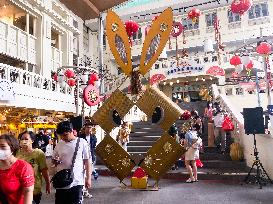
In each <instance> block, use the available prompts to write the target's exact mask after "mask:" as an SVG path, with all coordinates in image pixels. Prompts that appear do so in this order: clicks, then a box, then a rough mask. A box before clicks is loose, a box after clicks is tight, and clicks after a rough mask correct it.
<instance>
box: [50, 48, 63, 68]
mask: <svg viewBox="0 0 273 204" xmlns="http://www.w3.org/2000/svg"><path fill="white" fill-rule="evenodd" d="M51 53H52V54H51V56H52V57H51V66H52V69H53V70H54V71H57V68H58V67H61V66H62V51H60V50H59V49H57V48H55V47H52V46H51Z"/></svg>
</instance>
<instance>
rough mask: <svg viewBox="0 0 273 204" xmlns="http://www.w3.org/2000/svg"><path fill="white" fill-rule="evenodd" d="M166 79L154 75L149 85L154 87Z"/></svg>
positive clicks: (161, 75) (162, 76)
mask: <svg viewBox="0 0 273 204" xmlns="http://www.w3.org/2000/svg"><path fill="white" fill-rule="evenodd" d="M164 79H166V77H165V76H164V75H163V74H154V75H153V76H152V77H151V78H150V84H151V85H154V84H156V83H159V82H160V81H162V80H164Z"/></svg>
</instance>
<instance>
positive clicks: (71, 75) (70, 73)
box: [64, 69, 75, 78]
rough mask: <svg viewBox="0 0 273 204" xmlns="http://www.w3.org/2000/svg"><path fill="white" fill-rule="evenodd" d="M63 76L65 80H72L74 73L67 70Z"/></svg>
mask: <svg viewBox="0 0 273 204" xmlns="http://www.w3.org/2000/svg"><path fill="white" fill-rule="evenodd" d="M64 75H65V76H66V77H67V78H74V76H75V73H74V72H73V71H72V70H70V69H68V70H66V71H65V72H64Z"/></svg>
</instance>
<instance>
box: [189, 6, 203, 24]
mask: <svg viewBox="0 0 273 204" xmlns="http://www.w3.org/2000/svg"><path fill="white" fill-rule="evenodd" d="M200 15H201V11H200V10H199V9H197V8H193V9H192V10H190V12H189V13H188V18H190V19H191V20H192V22H193V23H195V22H196V21H197V19H198V18H199V16H200Z"/></svg>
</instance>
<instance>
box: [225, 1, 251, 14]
mask: <svg viewBox="0 0 273 204" xmlns="http://www.w3.org/2000/svg"><path fill="white" fill-rule="evenodd" d="M252 4H253V3H252V0H233V2H232V3H231V7H230V9H231V12H232V13H238V14H240V15H243V14H244V13H245V12H247V11H248V10H249V9H250V8H251V6H252Z"/></svg>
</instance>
